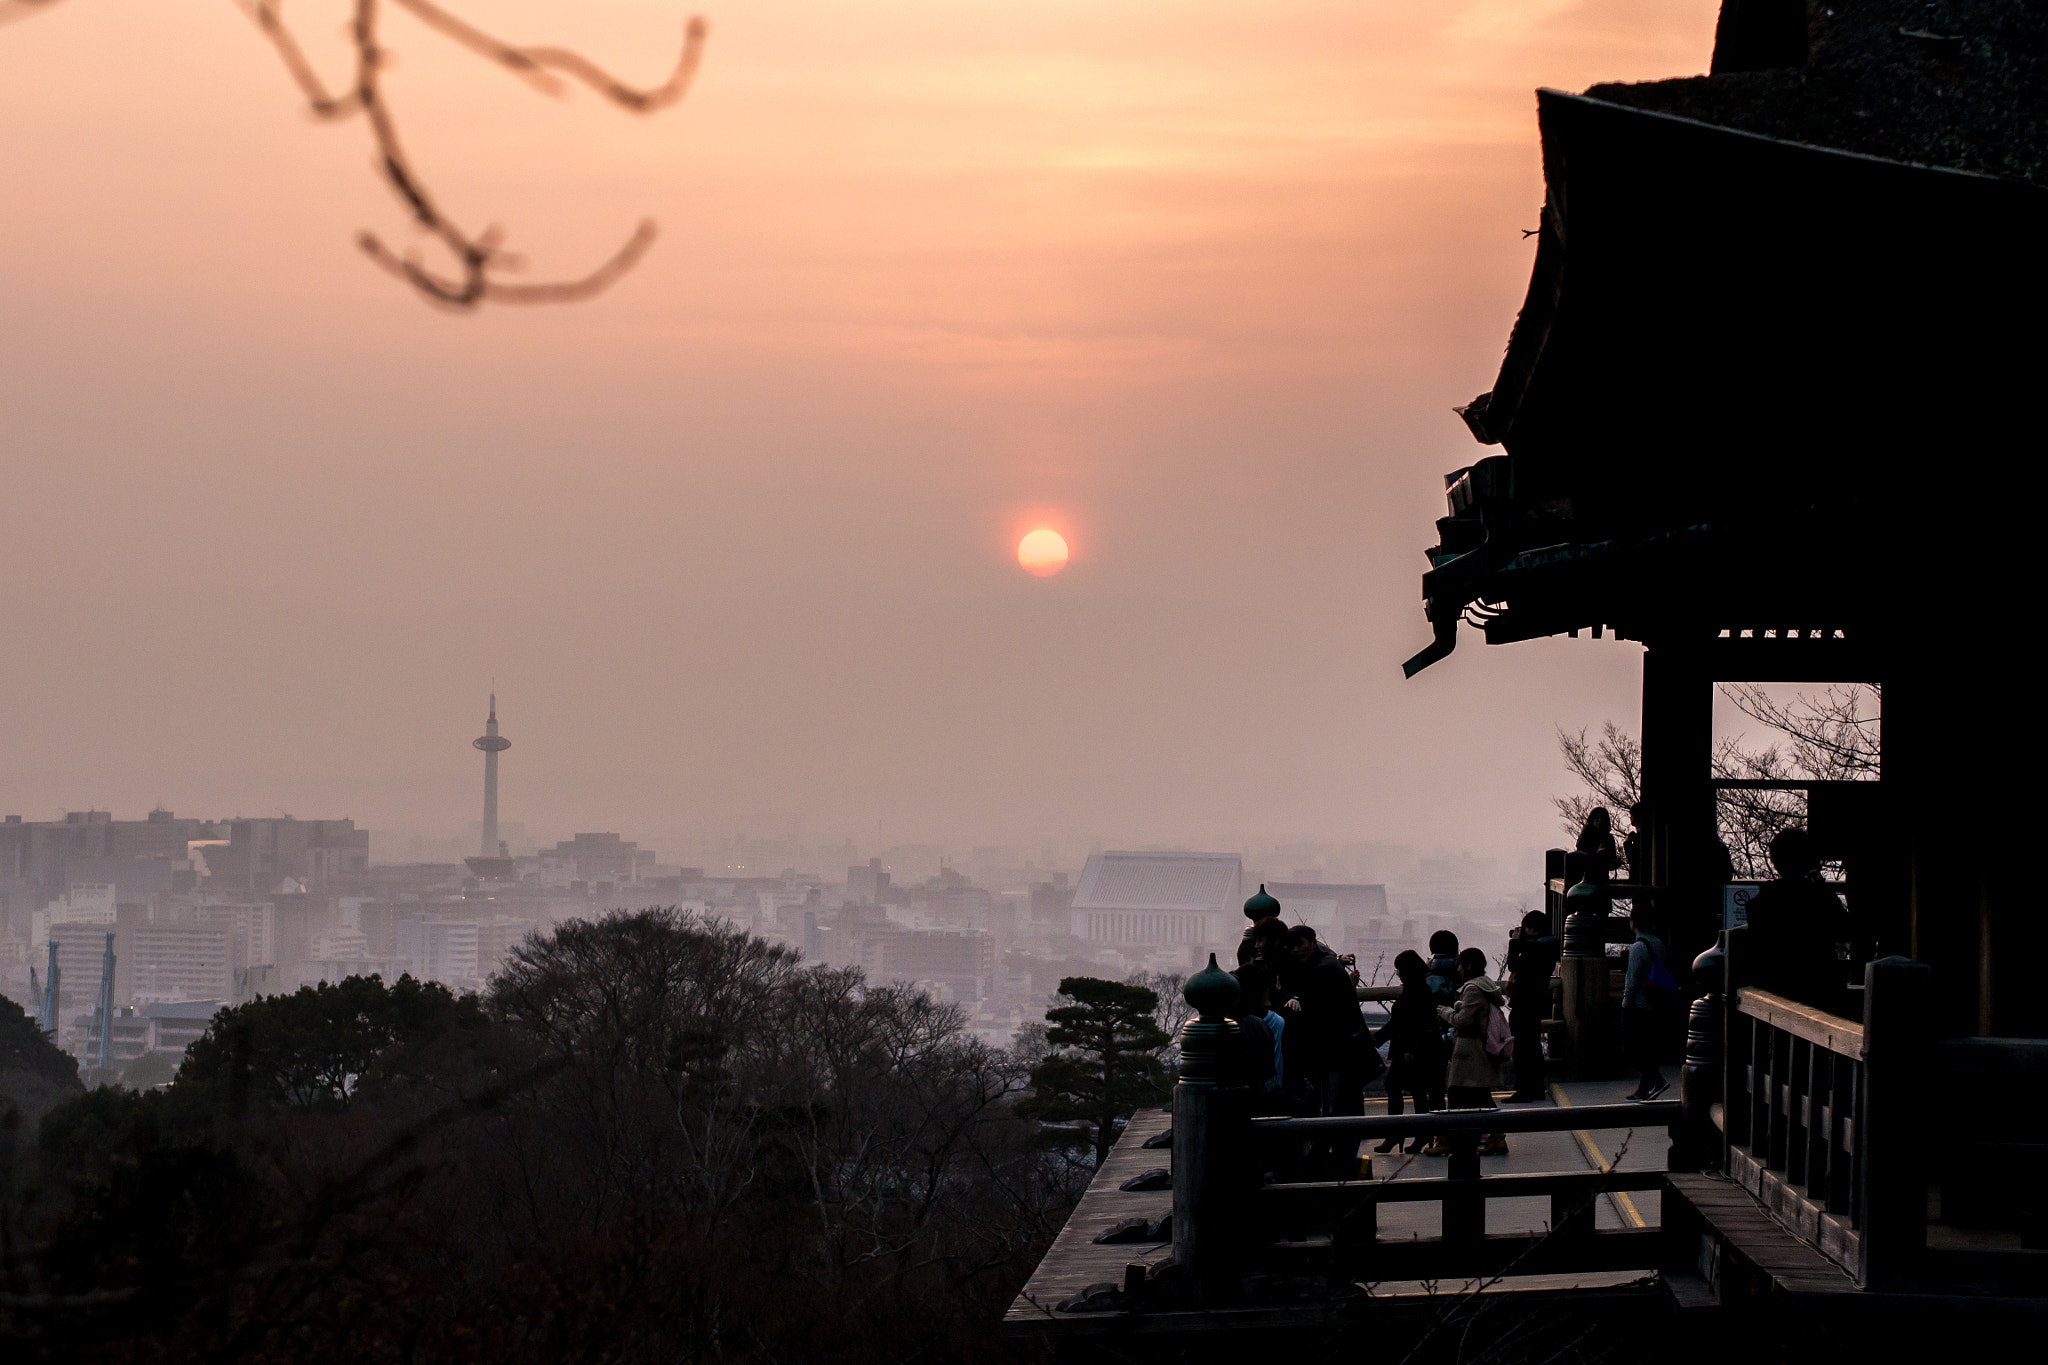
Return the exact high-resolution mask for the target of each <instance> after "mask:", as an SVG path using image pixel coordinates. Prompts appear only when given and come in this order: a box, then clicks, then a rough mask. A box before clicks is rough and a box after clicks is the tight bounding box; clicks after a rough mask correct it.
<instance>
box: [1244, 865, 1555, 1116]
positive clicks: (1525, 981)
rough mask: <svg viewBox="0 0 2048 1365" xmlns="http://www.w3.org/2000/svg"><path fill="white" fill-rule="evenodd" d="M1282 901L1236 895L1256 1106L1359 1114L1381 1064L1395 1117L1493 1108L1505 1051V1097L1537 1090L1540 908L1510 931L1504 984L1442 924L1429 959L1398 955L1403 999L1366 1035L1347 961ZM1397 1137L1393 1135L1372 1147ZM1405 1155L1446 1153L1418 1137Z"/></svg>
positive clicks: (1546, 964)
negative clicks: (1291, 919) (1282, 912)
mask: <svg viewBox="0 0 2048 1365" xmlns="http://www.w3.org/2000/svg"><path fill="white" fill-rule="evenodd" d="M1279 909H1280V906H1279V904H1278V902H1276V901H1274V900H1273V899H1272V898H1271V897H1270V896H1267V895H1266V894H1265V888H1264V887H1263V886H1262V887H1260V888H1259V894H1258V895H1257V896H1254V897H1253V898H1252V899H1251V900H1249V901H1247V902H1246V903H1245V915H1246V917H1247V918H1249V919H1250V920H1251V921H1252V923H1251V924H1250V926H1249V927H1248V928H1247V929H1246V930H1245V934H1244V939H1243V941H1242V942H1241V943H1240V945H1239V947H1238V965H1237V972H1236V976H1237V981H1238V992H1239V1004H1238V1016H1237V1018H1238V1026H1239V1028H1240V1029H1241V1030H1242V1031H1243V1033H1244V1034H1245V1036H1246V1037H1247V1039H1248V1044H1247V1047H1248V1054H1249V1058H1250V1061H1249V1065H1250V1070H1251V1075H1250V1082H1251V1088H1252V1092H1253V1097H1254V1106H1255V1112H1257V1113H1260V1114H1268V1115H1279V1114H1296V1115H1315V1114H1323V1115H1330V1114H1358V1113H1362V1112H1364V1103H1365V1087H1366V1086H1368V1085H1370V1084H1371V1083H1372V1082H1373V1081H1374V1080H1376V1079H1377V1078H1378V1077H1379V1076H1380V1074H1381V1073H1382V1072H1383V1071H1384V1072H1385V1073H1386V1076H1387V1081H1386V1087H1387V1112H1388V1113H1390V1114H1400V1113H1403V1112H1405V1107H1404V1106H1405V1105H1406V1104H1409V1103H1412V1104H1413V1105H1414V1106H1415V1112H1417V1113H1418V1114H1426V1113H1431V1112H1433V1111H1435V1110H1438V1109H1444V1108H1452V1109H1490V1108H1492V1107H1494V1098H1493V1092H1494V1090H1495V1089H1496V1088H1497V1087H1498V1086H1499V1085H1500V1083H1501V1079H1502V1073H1503V1072H1504V1071H1505V1069H1506V1068H1507V1066H1508V1064H1509V1062H1510V1060H1511V1059H1512V1062H1513V1066H1514V1070H1515V1079H1516V1089H1515V1093H1514V1094H1513V1095H1512V1096H1510V1097H1509V1098H1510V1102H1517V1101H1519V1102H1527V1101H1534V1100H1540V1099H1542V1098H1544V1090H1543V1020H1544V1019H1545V1018H1547V1017H1548V1016H1549V1013H1550V977H1551V972H1552V970H1553V969H1554V968H1555V967H1556V966H1557V960H1558V940H1557V938H1556V937H1555V935H1553V934H1552V933H1551V932H1550V926H1549V921H1548V919H1547V918H1546V917H1545V916H1544V915H1543V914H1541V913H1531V914H1529V915H1527V916H1525V917H1524V919H1523V921H1522V924H1521V927H1520V928H1518V929H1516V930H1514V931H1513V932H1511V933H1510V935H1509V941H1508V953H1507V972H1506V974H1505V977H1504V979H1503V980H1502V981H1498V982H1497V981H1495V980H1494V979H1493V977H1492V976H1491V975H1490V974H1489V968H1490V964H1489V962H1488V961H1487V956H1486V953H1485V951H1484V950H1483V949H1480V948H1463V949H1461V948H1460V947H1459V944H1458V936H1457V935H1456V934H1454V933H1452V932H1450V931H1449V930H1439V931H1438V932H1436V933H1435V934H1432V935H1431V936H1430V940H1429V951H1430V956H1429V957H1427V958H1424V957H1423V956H1422V954H1420V953H1418V952H1415V951H1414V950H1412V949H1410V950H1408V951H1405V952H1403V953H1401V954H1400V956H1398V957H1396V958H1395V959H1394V973H1395V975H1396V976H1397V977H1398V978H1399V980H1400V983H1401V994H1400V995H1399V996H1398V997H1396V998H1395V999H1394V1001H1393V1002H1392V1004H1391V1006H1390V1007H1389V1010H1388V1017H1387V1022H1386V1023H1385V1024H1384V1025H1383V1026H1381V1027H1380V1028H1377V1029H1373V1028H1369V1027H1368V1026H1367V1025H1366V1022H1365V1018H1364V1015H1363V1014H1362V1013H1361V1012H1360V1010H1359V1007H1358V991H1357V986H1358V970H1357V963H1356V961H1355V960H1354V959H1353V958H1352V956H1351V955H1349V954H1339V953H1336V952H1334V951H1332V950H1331V948H1330V947H1329V946H1328V945H1327V944H1324V943H1322V942H1321V941H1319V940H1318V938H1317V937H1316V931H1315V930H1314V929H1313V928H1311V927H1310V926H1308V925H1305V924H1295V925H1289V924H1286V923H1284V922H1283V921H1282V920H1281V919H1280V918H1279V915H1278V911H1279ZM1382 1047H1384V1048H1385V1049H1386V1059H1385V1060H1384V1061H1382V1059H1381V1055H1380V1049H1381V1048H1382ZM1394 1145H1395V1143H1394V1140H1393V1139H1389V1140H1388V1141H1386V1142H1383V1143H1381V1144H1380V1145H1379V1147H1378V1148H1377V1150H1378V1151H1381V1152H1390V1151H1392V1150H1393V1149H1394ZM1408 1150H1409V1151H1411V1152H1421V1153H1423V1154H1425V1155H1433V1156H1442V1155H1446V1154H1447V1153H1448V1151H1449V1148H1448V1147H1447V1146H1445V1144H1444V1143H1443V1142H1442V1141H1441V1139H1439V1140H1437V1141H1435V1142H1432V1143H1429V1144H1428V1145H1424V1144H1423V1143H1422V1141H1421V1140H1420V1139H1417V1140H1416V1141H1415V1142H1414V1143H1411V1144H1410V1146H1409V1149H1408ZM1481 1151H1482V1152H1483V1153H1485V1154H1487V1155H1505V1154H1506V1152H1507V1139H1506V1138H1505V1137H1503V1136H1502V1135H1500V1134H1492V1135H1490V1136H1488V1138H1487V1139H1486V1140H1485V1143H1484V1145H1483V1146H1482V1148H1481Z"/></svg>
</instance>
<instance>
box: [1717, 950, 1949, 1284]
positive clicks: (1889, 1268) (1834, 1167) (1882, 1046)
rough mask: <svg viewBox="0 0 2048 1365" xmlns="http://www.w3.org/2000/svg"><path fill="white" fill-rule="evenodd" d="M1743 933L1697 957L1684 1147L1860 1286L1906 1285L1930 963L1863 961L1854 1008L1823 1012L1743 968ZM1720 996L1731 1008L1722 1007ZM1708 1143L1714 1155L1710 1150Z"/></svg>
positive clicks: (1915, 1260) (1918, 1254) (1919, 1203)
mask: <svg viewBox="0 0 2048 1365" xmlns="http://www.w3.org/2000/svg"><path fill="white" fill-rule="evenodd" d="M1743 934H1744V931H1742V930H1739V929H1738V930H1733V931H1731V932H1730V934H1729V938H1730V939H1731V940H1732V942H1731V944H1730V946H1729V947H1728V949H1727V950H1726V951H1725V953H1723V952H1720V951H1712V952H1709V953H1707V954H1703V955H1702V956H1701V958H1700V960H1699V962H1698V963H1697V964H1696V965H1695V981H1696V982H1697V983H1698V984H1700V985H1702V986H1705V987H1707V991H1706V994H1704V995H1703V996H1702V997H1701V998H1700V1000H1699V1001H1698V1002H1697V1003H1696V1004H1695V1005H1694V1006H1693V1014H1692V1024H1691V1031H1690V1035H1689V1037H1688V1040H1687V1049H1686V1076H1685V1087H1684V1093H1685V1108H1686V1115H1687V1119H1686V1123H1685V1125H1684V1130H1683V1131H1684V1138H1683V1143H1682V1145H1684V1146H1686V1147H1687V1148H1688V1149H1689V1150H1690V1152H1691V1153H1692V1154H1693V1155H1694V1156H1695V1157H1704V1158H1706V1161H1703V1162H1702V1164H1708V1163H1709V1162H1711V1161H1712V1158H1713V1156H1714V1155H1718V1156H1719V1158H1720V1161H1719V1162H1718V1163H1714V1164H1723V1165H1725V1168H1726V1170H1727V1171H1728V1173H1729V1175H1730V1176H1732V1177H1733V1178H1735V1179H1736V1180H1738V1181H1740V1182H1741V1183H1742V1185H1743V1186H1744V1187H1746V1188H1747V1189H1748V1190H1749V1191H1750V1193H1752V1194H1754V1195H1755V1196H1756V1197H1757V1198H1758V1200H1759V1201H1761V1202H1762V1203H1763V1204H1764V1205H1765V1206H1766V1207H1767V1208H1768V1209H1769V1210H1770V1211H1771V1213H1772V1214H1773V1215H1774V1216H1775V1217H1776V1218H1777V1219H1778V1220H1779V1221H1780V1222H1781V1223H1783V1224H1784V1225H1785V1226H1787V1227H1788V1228H1790V1229H1791V1230H1792V1231H1793V1232H1794V1233H1796V1234H1797V1235H1799V1236H1800V1237H1801V1238H1803V1239H1804V1240H1806V1241H1808V1242H1811V1243H1812V1244H1813V1245H1815V1246H1817V1247H1819V1248H1820V1249H1821V1250H1822V1251H1823V1252H1825V1253H1826V1254H1827V1255H1828V1256H1830V1257H1831V1258H1833V1259H1834V1260H1835V1261H1837V1262H1839V1263H1840V1264H1841V1265H1842V1266H1843V1267H1844V1268H1845V1269H1847V1270H1848V1271H1849V1273H1850V1274H1851V1275H1853V1276H1854V1277H1855V1279H1856V1281H1857V1282H1858V1283H1859V1284H1862V1285H1864V1286H1866V1287H1871V1288H1884V1287H1895V1286H1900V1285H1904V1284H1907V1283H1910V1282H1911V1281H1912V1280H1913V1279H1914V1277H1915V1276H1916V1274H1917V1272H1918V1269H1919V1266H1920V1263H1921V1260H1922V1258H1923V1256H1924V1253H1925V1249H1926V1243H1927V1229H1926V1205H1927V1185H1928V1181H1927V1175H1926V1169H1925V1164H1924V1163H1925V1155H1924V1153H1921V1152H1919V1151H1917V1150H1916V1147H1917V1135H1918V1133H1919V1132H1920V1125H1919V1123H1918V1121H1917V1120H1918V1116H1919V1114H1920V1113H1921V1112H1922V1110H1923V1109H1924V1107H1925V1105H1926V1104H1927V1103H1928V1102H1929V1101H1928V1098H1927V1097H1926V1096H1924V1095H1920V1096H1916V1095H1915V1094H1914V1093H1913V1091H1914V1088H1915V1087H1924V1086H1925V1085H1926V1084H1927V1076H1926V1070H1925V1068H1926V1053H1927V1049H1926V1046H1925V1041H1924V1040H1925V1037H1926V1034H1927V1031H1928V1018H1927V1008H1928V969H1927V968H1926V967H1925V966H1924V965H1922V964H1920V963H1917V962H1910V961H1907V960H1906V959H1904V958H1887V959H1884V960H1883V961H1879V962H1872V963H1870V964H1868V966H1867V967H1866V968H1865V976H1864V988H1863V992H1862V995H1863V1001H1862V1003H1863V1010H1864V1017H1863V1018H1862V1019H1861V1020H1860V1021H1859V1020H1856V1019H1850V1018H1845V1017H1843V1016H1841V1015H1837V1014H1831V1013H1829V1012H1828V1011H1826V1010H1822V1009H1818V1008H1816V1007H1814V1006H1812V1005H1808V1004H1804V1003H1802V1002H1800V1001H1797V1000H1792V999H1789V998H1787V997H1785V996H1783V995H1779V994H1775V993H1773V992H1771V991H1767V990H1762V989H1759V988H1757V987H1755V986H1738V987H1737V988H1736V989H1735V990H1734V991H1733V992H1732V996H1731V995H1729V994H1727V993H1724V991H1723V990H1722V984H1721V981H1720V980H1719V979H1717V978H1718V977H1720V976H1722V975H1724V974H1726V973H1728V972H1729V971H1731V970H1732V972H1733V974H1734V975H1735V978H1736V980H1737V981H1738V982H1739V981H1740V979H1741V971H1742V967H1741V964H1742V943H1741V940H1742V938H1743ZM1731 1006H1732V1007H1731ZM1716 1148H1718V1153H1716V1152H1715V1150H1714V1149H1716Z"/></svg>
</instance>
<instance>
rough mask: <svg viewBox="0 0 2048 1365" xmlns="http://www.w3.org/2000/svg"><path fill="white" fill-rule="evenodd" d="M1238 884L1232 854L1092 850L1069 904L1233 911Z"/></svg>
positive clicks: (1239, 865) (1240, 873)
mask: <svg viewBox="0 0 2048 1365" xmlns="http://www.w3.org/2000/svg"><path fill="white" fill-rule="evenodd" d="M1243 886H1244V860H1243V859H1242V858H1241V857H1240V856H1239V855H1237V854H1235V853H1096V854H1091V855H1090V856H1089V858H1088V865H1087V866H1086V867H1084V868H1082V869H1081V882H1080V886H1079V888H1078V889H1077V890H1076V891H1075V893H1074V909H1076V910H1229V911H1232V912H1235V911H1236V910H1237V909H1238V905H1237V902H1238V901H1239V900H1241V899H1242V898H1243V897H1242V894H1241V893H1242V890H1243Z"/></svg>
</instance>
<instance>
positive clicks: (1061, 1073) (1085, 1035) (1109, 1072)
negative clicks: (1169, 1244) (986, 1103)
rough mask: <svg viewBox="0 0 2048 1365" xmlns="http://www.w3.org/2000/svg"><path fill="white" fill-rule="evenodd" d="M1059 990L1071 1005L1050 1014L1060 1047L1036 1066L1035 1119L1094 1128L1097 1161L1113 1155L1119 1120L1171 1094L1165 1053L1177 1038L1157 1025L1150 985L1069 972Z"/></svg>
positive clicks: (1024, 1108) (1029, 1108) (1029, 1109)
mask: <svg viewBox="0 0 2048 1365" xmlns="http://www.w3.org/2000/svg"><path fill="white" fill-rule="evenodd" d="M1059 993H1060V995H1061V996H1062V997H1064V998H1065V999H1067V1000H1069V1001H1071V1002H1072V1003H1070V1004H1066V1005H1060V1006H1057V1007H1056V1008H1054V1009H1050V1010H1047V1011H1046V1014H1045V1018H1046V1022H1047V1024H1048V1025H1050V1027H1049V1028H1048V1029H1047V1031H1046V1041H1047V1042H1049V1043H1050V1044H1052V1045H1053V1046H1054V1047H1056V1048H1059V1049H1061V1050H1060V1051H1059V1052H1056V1053H1054V1054H1053V1055H1052V1056H1050V1057H1047V1058H1046V1059H1045V1060H1044V1061H1042V1062H1040V1063H1039V1064H1038V1065H1037V1066H1035V1067H1033V1068H1032V1070H1031V1088H1032V1095H1031V1098H1030V1099H1028V1100H1026V1101H1025V1102H1024V1103H1023V1104H1021V1105H1019V1106H1018V1112H1019V1113H1021V1114H1024V1115H1025V1116H1027V1117H1029V1118H1035V1119H1040V1120H1044V1121H1047V1122H1051V1123H1071V1122H1073V1121H1075V1120H1079V1121H1081V1122H1083V1123H1086V1124H1087V1125H1088V1128H1089V1130H1090V1133H1091V1135H1092V1137H1093V1140H1094V1146H1095V1164H1096V1165H1097V1166H1100V1165H1101V1164H1102V1163H1103V1162H1104V1161H1106V1160H1107V1159H1108V1158H1109V1149H1110V1148H1111V1147H1113V1146H1115V1145H1116V1134H1117V1125H1118V1124H1119V1123H1120V1122H1121V1121H1122V1120H1124V1119H1126V1118H1128V1117H1129V1116H1130V1115H1131V1113H1132V1112H1133V1111H1134V1110H1136V1109H1137V1108H1138V1106H1140V1105H1142V1104H1148V1103H1150V1104H1157V1103H1158V1102H1159V1101H1160V1099H1161V1098H1163V1097H1164V1096H1165V1095H1166V1094H1167V1087H1166V1077H1165V1066H1164V1064H1163V1063H1162V1062H1161V1060H1160V1055H1159V1054H1160V1052H1161V1050H1162V1049H1163V1048H1165V1047H1166V1045H1167V1043H1168V1042H1170V1041H1171V1039H1170V1038H1169V1037H1168V1036H1167V1033H1166V1030H1165V1029H1163V1028H1161V1027H1160V1026H1159V1021H1158V1019H1157V1017H1156V1012H1157V1010H1158V1008H1159V997H1158V995H1157V994H1156V993H1155V992H1153V991H1151V990H1149V989H1147V988H1146V987H1144V986H1130V985H1125V984H1124V983H1123V982H1120V981H1102V980H1098V979H1097V978H1095V977H1092V976H1069V977H1066V978H1064V979H1062V980H1061V981H1060V991H1059Z"/></svg>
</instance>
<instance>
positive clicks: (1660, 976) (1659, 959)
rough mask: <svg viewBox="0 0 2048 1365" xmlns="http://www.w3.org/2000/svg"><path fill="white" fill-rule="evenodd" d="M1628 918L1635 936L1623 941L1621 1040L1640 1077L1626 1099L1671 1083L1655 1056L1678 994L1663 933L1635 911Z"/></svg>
mask: <svg viewBox="0 0 2048 1365" xmlns="http://www.w3.org/2000/svg"><path fill="white" fill-rule="evenodd" d="M1629 923H1630V925H1632V926H1633V927H1634V929H1635V931H1636V941H1635V942H1634V943H1632V944H1630V945H1629V949H1628V975H1627V977H1626V978H1624V982H1623V985H1622V988H1621V1045H1622V1049H1623V1051H1624V1052H1625V1053H1626V1054H1627V1056H1628V1058H1629V1060H1630V1061H1632V1062H1634V1063H1635V1065H1636V1067H1637V1069H1638V1070H1639V1072H1640V1073H1641V1079H1639V1080H1638V1081H1637V1082H1636V1088H1635V1093H1634V1094H1632V1095H1629V1096H1628V1097H1627V1098H1629V1099H1631V1100H1654V1099H1656V1098H1657V1097H1658V1096H1659V1095H1661V1094H1663V1093H1664V1092H1665V1090H1666V1089H1668V1088H1669V1087H1670V1085H1671V1082H1669V1081H1667V1080H1665V1079H1664V1073H1663V1071H1662V1070H1661V1069H1660V1068H1659V1066H1658V1061H1659V1059H1660V1057H1661V1055H1662V1053H1663V1051H1664V1039H1665V1035H1666V1034H1668V1033H1669V1032H1670V1022H1671V1020H1672V1018H1673V1017H1674V1015H1675V1014H1676V1012H1677V1009H1678V1005H1679V1003H1680V998H1681V997H1680V993H1679V986H1678V978H1677V977H1676V976H1675V975H1674V974H1673V973H1672V971H1671V962H1670V957H1671V952H1670V949H1668V948H1666V947H1665V946H1664V937H1663V935H1662V934H1660V933H1658V932H1657V930H1656V929H1655V928H1654V927H1652V925H1651V924H1650V921H1649V918H1648V917H1647V915H1645V914H1644V912H1643V911H1641V910H1638V911H1636V912H1635V913H1634V914H1632V915H1631V916H1629Z"/></svg>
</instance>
